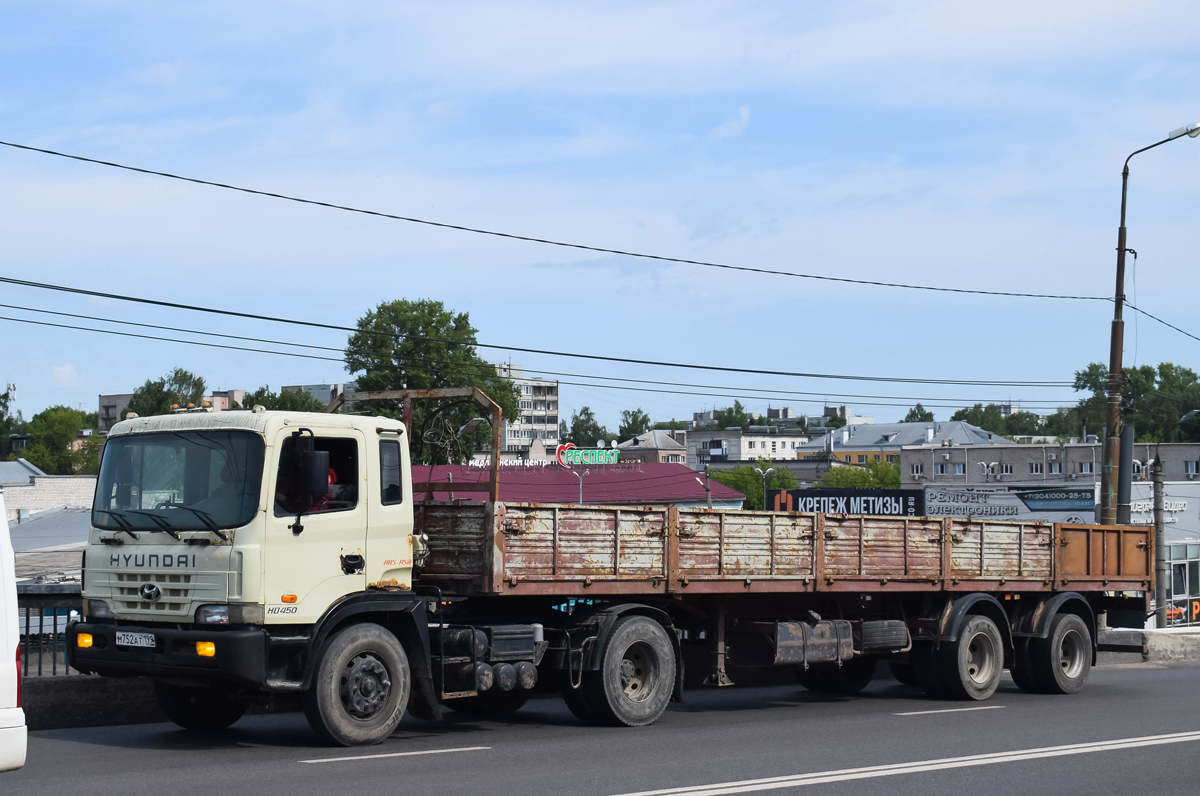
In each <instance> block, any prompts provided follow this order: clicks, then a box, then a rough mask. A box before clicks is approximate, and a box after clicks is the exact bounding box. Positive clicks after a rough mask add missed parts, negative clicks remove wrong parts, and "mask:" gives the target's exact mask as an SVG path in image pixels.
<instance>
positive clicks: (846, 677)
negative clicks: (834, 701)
mask: <svg viewBox="0 0 1200 796" xmlns="http://www.w3.org/2000/svg"><path fill="white" fill-rule="evenodd" d="M877 661H878V659H877V658H875V657H874V656H873V655H860V656H859V657H857V658H851V659H850V660H848V661H846V662H845V663H843V664H842V665H841V666H840V667H837V666H831V667H829V668H827V669H818V670H817V674H818V676H819V677H820V678H821V680H822V682H823V683H824V685H825V690H826V691H828V692H829V693H831V694H857V693H858V692H859V691H861V690H863V689H864V688H866V687H867V684H869V683H870V682H871V680H872V679H874V677H875V665H876V663H877Z"/></svg>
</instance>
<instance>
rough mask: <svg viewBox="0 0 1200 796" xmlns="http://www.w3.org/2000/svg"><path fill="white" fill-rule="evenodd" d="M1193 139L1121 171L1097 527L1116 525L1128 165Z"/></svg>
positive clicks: (1182, 131) (1196, 127)
mask: <svg viewBox="0 0 1200 796" xmlns="http://www.w3.org/2000/svg"><path fill="white" fill-rule="evenodd" d="M1185 135H1186V136H1188V137H1189V138H1195V137H1196V136H1198V135H1200V123H1197V124H1189V125H1187V126H1186V127H1180V128H1179V129H1177V130H1172V131H1171V132H1170V133H1168V134H1167V137H1166V138H1164V139H1163V140H1161V141H1159V142H1158V143H1155V144H1151V145H1150V146H1147V147H1142V148H1141V149H1139V150H1137V151H1136V152H1133V153H1131V154H1130V155H1129V157H1127V158H1125V168H1124V169H1122V170H1121V226H1120V227H1118V229H1117V290H1116V296H1115V298H1114V300H1113V322H1112V340H1111V342H1110V345H1109V362H1108V405H1107V407H1106V408H1107V418H1106V423H1105V437H1104V477H1103V480H1104V487H1103V489H1102V490H1101V493H1100V524H1101V525H1116V524H1117V477H1118V473H1119V468H1118V467H1117V462H1118V461H1119V460H1120V456H1121V354H1122V347H1123V346H1124V344H1125V321H1124V320H1122V318H1121V310H1122V309H1123V306H1124V303H1125V252H1126V251H1128V249H1126V247H1125V200H1126V196H1127V195H1128V192H1129V161H1130V160H1132V159H1133V156H1134V155H1138V154H1141V153H1142V152H1145V151H1146V150H1148V149H1154V147H1156V146H1161V145H1163V144H1165V143H1167V142H1168V141H1174V140H1175V139H1176V138H1182V137H1183V136H1185Z"/></svg>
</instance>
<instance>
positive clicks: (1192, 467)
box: [1183, 462, 1200, 475]
mask: <svg viewBox="0 0 1200 796" xmlns="http://www.w3.org/2000/svg"><path fill="white" fill-rule="evenodd" d="M1197 467H1200V462H1184V463H1183V471H1184V472H1185V473H1187V474H1188V475H1195V474H1196V469H1197Z"/></svg>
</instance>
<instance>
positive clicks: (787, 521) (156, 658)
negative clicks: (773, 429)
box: [68, 388, 1154, 745]
mask: <svg viewBox="0 0 1200 796" xmlns="http://www.w3.org/2000/svg"><path fill="white" fill-rule="evenodd" d="M425 392H431V391H400V392H398V393H396V394H394V395H393V394H392V393H387V394H383V395H384V397H386V398H389V399H392V398H394V399H396V400H408V398H409V397H411V395H410V394H415V393H419V394H417V395H416V397H422V395H423V394H424V393H425ZM444 392H447V391H442V393H444ZM454 392H455V393H456V394H457V393H459V392H461V393H464V394H468V393H471V389H470V388H462V389H458V388H456V389H455V390H454ZM475 392H477V391H475ZM440 394H441V393H439V395H440ZM372 397H373V398H378V397H379V396H372ZM476 397H477V399H478V396H476ZM364 400H365V399H364ZM481 402H482V401H481ZM493 418H494V421H493V425H494V427H497V428H498V427H499V426H500V417H499V413H498V409H497V410H495V411H494V413H493ZM493 465H494V466H493V468H492V476H491V479H490V481H489V482H488V483H487V484H486V485H483V484H476V485H467V484H455V487H454V488H455V491H456V493H457V492H464V493H468V494H469V492H470V491H486V492H487V493H488V494H487V499H486V500H484V501H482V502H480V501H470V500H456V501H436V500H421V499H420V497H421V496H422V495H425V496H430V495H431V494H432V491H433V489H435V488H436V485H431V484H419V483H413V481H412V474H411V468H410V466H409V452H408V446H407V431H406V426H405V424H403V423H401V422H399V421H397V420H393V419H389V418H381V417H366V416H361V415H344V414H311V413H297V412H267V411H265V410H263V409H262V408H261V407H257V408H255V410H254V411H252V412H240V413H239V412H221V413H216V414H180V415H173V416H164V417H151V418H128V419H126V420H124V421H122V422H120V423H118V424H116V425H115V426H114V427H113V429H112V430H111V432H110V434H109V436H108V440H107V444H106V448H105V454H104V459H103V461H102V463H101V472H100V476H99V479H98V487H97V493H96V501H95V507H94V509H93V513H92V530H91V532H90V534H89V539H88V545H87V547H86V549H85V559H84V572H83V574H84V584H83V597H84V605H83V612H84V615H85V619H84V620H83V621H81V622H76V623H73V624H72V625H71V626H70V627H69V628H68V638H69V640H70V662H71V665H72V666H73V667H74V668H76V669H77V670H79V671H84V672H95V673H98V674H102V675H108V676H130V675H143V676H149V677H152V678H153V679H154V682H155V691H156V694H157V696H158V699H159V704H160V705H161V706H162V708H163V710H164V712H165V713H166V715H167V716H168V717H169V718H170V719H171V720H172V721H174V722H176V723H177V724H179V725H181V726H183V727H187V728H190V729H199V730H210V731H211V730H214V729H221V728H224V727H227V726H229V725H230V724H232V723H233V722H235V721H237V720H238V718H239V717H240V716H241V715H243V714H244V713H245V711H246V709H247V708H248V706H249V705H250V704H251V703H253V702H256V701H264V700H265V701H275V702H278V701H286V700H296V701H298V702H299V703H300V705H301V706H302V707H303V709H304V711H305V715H306V717H307V718H308V720H309V723H310V724H311V726H312V727H313V729H314V730H315V731H316V732H317V733H318V735H320V736H321V737H323V738H325V739H326V740H328V741H330V742H333V743H339V744H345V745H353V744H370V743H378V742H379V741H381V740H383V739H384V738H386V737H387V736H388V735H389V734H390V733H391V732H392V731H393V730H394V729H395V727H396V725H397V724H398V722H399V721H400V719H401V717H402V716H403V715H404V713H405V712H406V711H407V712H410V713H412V714H414V715H416V716H418V717H421V718H429V719H432V718H437V717H439V716H440V711H441V709H442V707H450V708H453V709H455V710H472V711H484V712H488V713H501V714H502V713H508V712H511V711H514V710H518V709H520V708H521V707H522V705H524V703H525V702H526V700H527V699H528V698H529V697H530V696H531V695H532V694H533V693H535V692H537V691H539V690H550V691H555V692H559V693H561V695H562V696H563V698H564V699H565V701H566V703H567V705H568V707H569V708H570V709H571V710H572V711H573V712H574V713H575V714H576V715H577V716H578V717H579V718H581V719H582V720H584V721H587V722H593V723H599V724H612V725H625V726H638V725H644V724H649V723H651V722H653V721H655V720H656V719H657V718H658V717H659V716H660V715H661V714H662V712H663V711H664V710H665V709H666V707H667V705H668V703H669V702H670V701H671V700H681V699H683V687H684V684H685V681H686V682H690V683H697V684H698V683H705V684H708V685H710V686H717V687H720V686H725V685H729V684H731V682H732V681H733V680H734V679H735V678H741V677H743V676H750V673H751V672H752V670H754V669H761V668H785V669H790V670H793V671H794V672H795V674H796V677H797V679H798V680H799V682H800V684H801V685H803V686H804V687H806V688H811V689H816V690H821V691H832V692H839V693H854V692H856V691H858V690H860V689H862V688H863V687H864V686H865V685H866V684H867V683H868V682H869V681H870V679H871V677H872V676H873V675H874V673H875V671H876V668H877V665H878V664H879V663H881V662H886V663H887V664H888V665H890V666H891V667H892V670H893V672H894V673H895V674H896V676H897V677H898V678H900V679H901V680H902V681H904V682H907V683H912V684H916V685H919V686H920V687H922V688H924V689H925V690H926V691H927V692H928V693H929V694H932V695H937V696H944V697H947V698H959V699H976V700H978V699H986V698H988V697H989V696H990V695H991V694H992V693H993V692H994V691H995V689H996V687H997V684H998V683H999V681H1000V677H1001V672H1002V670H1004V669H1008V670H1010V671H1011V673H1012V676H1013V678H1014V680H1015V681H1016V682H1017V684H1018V685H1019V686H1020V687H1022V688H1024V689H1026V690H1029V691H1036V692H1046V693H1073V692H1075V691H1078V690H1079V689H1081V688H1082V687H1083V686H1084V684H1085V683H1086V681H1087V677H1088V672H1089V670H1090V667H1091V665H1092V664H1093V662H1094V661H1095V656H1096V652H1097V650H1099V649H1101V648H1102V646H1103V643H1104V642H1103V639H1102V637H1101V631H1102V628H1103V627H1104V617H1105V615H1107V616H1108V619H1109V624H1112V625H1113V626H1117V625H1126V626H1128V625H1129V624H1130V622H1129V621H1127V620H1133V621H1136V622H1138V623H1140V621H1141V619H1142V618H1143V617H1144V616H1145V612H1146V608H1147V602H1148V595H1149V594H1150V593H1151V592H1152V574H1151V573H1152V571H1153V570H1152V562H1153V560H1154V550H1153V536H1152V533H1151V531H1150V529H1149V528H1147V527H1144V526H1136V527H1115V526H1103V527H1102V526H1095V525H1055V524H1048V523H1038V522H1008V521H992V520H988V519H979V518H976V519H959V518H930V517H872V516H858V515H832V514H806V513H792V512H769V511H714V510H709V509H696V508H687V507H680V506H674V505H661V506H659V505H642V506H601V505H590V504H581V505H574V504H558V505H555V504H536V503H514V502H504V501H503V500H501V499H500V494H501V493H500V488H501V481H500V479H499V467H498V466H496V465H495V463H493ZM443 486H444V485H443ZM685 675H686V676H685Z"/></svg>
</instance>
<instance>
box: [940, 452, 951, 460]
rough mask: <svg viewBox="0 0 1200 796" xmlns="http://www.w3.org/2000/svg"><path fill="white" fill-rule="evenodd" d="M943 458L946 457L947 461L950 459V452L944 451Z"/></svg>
mask: <svg viewBox="0 0 1200 796" xmlns="http://www.w3.org/2000/svg"><path fill="white" fill-rule="evenodd" d="M942 458H943V459H945V460H946V461H950V454H948V453H943V454H942Z"/></svg>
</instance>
